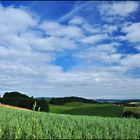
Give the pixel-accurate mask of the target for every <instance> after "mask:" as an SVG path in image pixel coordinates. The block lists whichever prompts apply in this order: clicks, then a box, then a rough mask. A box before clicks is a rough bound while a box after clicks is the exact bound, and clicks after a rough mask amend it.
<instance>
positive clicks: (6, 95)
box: [3, 91, 29, 98]
mask: <svg viewBox="0 0 140 140" xmlns="http://www.w3.org/2000/svg"><path fill="white" fill-rule="evenodd" d="M13 97H14V98H29V97H28V96H27V95H25V94H22V93H20V92H17V91H14V92H5V93H4V95H3V98H13Z"/></svg>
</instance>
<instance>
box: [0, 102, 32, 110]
mask: <svg viewBox="0 0 140 140" xmlns="http://www.w3.org/2000/svg"><path fill="white" fill-rule="evenodd" d="M0 108H13V109H16V110H28V111H31V110H29V109H26V108H21V107H15V106H10V105H5V104H1V103H0Z"/></svg>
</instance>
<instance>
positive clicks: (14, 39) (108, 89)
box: [0, 2, 140, 98]
mask: <svg viewBox="0 0 140 140" xmlns="http://www.w3.org/2000/svg"><path fill="white" fill-rule="evenodd" d="M122 3H123V2H118V3H116V2H113V5H112V7H110V4H108V5H107V6H108V7H102V9H101V11H100V12H101V14H103V13H102V12H103V11H104V12H105V11H106V10H107V8H109V9H110V11H106V15H107V16H111V14H114V15H117V16H118V15H119V16H123V17H125V16H127V15H129V14H130V13H132V12H134V11H135V10H136V9H137V2H126V3H125V6H122ZM130 3H131V4H132V5H131V6H132V7H131V6H130ZM84 4H85V3H84ZM84 4H81V5H80V6H76V7H75V8H74V9H73V10H72V11H71V12H69V13H68V14H65V15H64V16H62V17H61V18H60V19H59V20H58V21H54V20H47V19H45V20H39V18H37V17H34V15H33V14H32V13H31V12H30V13H29V12H27V11H26V10H22V9H20V8H15V7H3V6H0V19H1V20H0V27H1V28H0V83H1V84H0V89H4V90H19V91H22V90H23V91H24V92H27V93H28V92H31V94H33V95H35V96H71V95H75V96H83V97H91V98H100V97H106V96H107V95H108V98H109V97H113V98H118V97H122V98H124V97H126V94H124V93H127V94H129V97H132V96H131V92H133V91H135V93H136V95H135V97H138V91H139V89H140V88H139V87H140V85H139V83H140V80H139V79H138V78H137V79H134V78H133V76H132V77H128V76H125V75H124V73H125V72H127V71H128V70H129V69H132V68H135V67H139V66H140V64H139V61H137V60H139V59H140V56H139V53H138V54H133V55H132V54H122V53H121V52H119V51H118V50H119V49H118V48H119V47H120V46H121V45H122V44H121V41H122V40H121V39H119V38H117V37H116V40H115V41H116V42H117V41H118V42H120V43H116V42H115V41H114V40H113V38H112V36H113V33H114V32H116V31H118V30H119V28H120V27H118V26H117V24H98V23H91V22H89V21H88V20H86V19H85V18H84V17H82V16H78V15H77V13H78V12H79V11H80V10H82V9H83V8H85V7H86V6H87V5H89V4H91V3H90V2H87V3H86V5H84ZM123 4H124V3H123ZM102 6H103V5H102ZM119 6H120V7H121V8H122V7H123V8H126V7H127V8H128V9H124V11H123V12H122V13H120V11H119V9H117V8H118V7H119ZM91 7H92V6H91ZM112 11H113V12H112ZM110 12H112V13H110ZM63 21H67V22H66V23H65V24H64V22H63ZM122 27H123V28H122V29H120V31H121V32H123V33H125V34H126V35H123V37H124V40H128V41H130V42H132V43H139V32H138V29H139V22H137V23H129V24H126V25H123V26H122ZM112 42H114V43H112ZM126 47H127V46H126ZM134 47H135V48H136V49H137V50H139V44H136V45H135V46H134ZM65 54H68V55H71V56H70V57H71V59H74V61H76V62H77V65H76V66H73V67H72V68H71V69H70V68H69V69H68V71H64V68H63V66H61V65H56V64H55V61H56V60H57V58H58V57H59V56H61V55H65ZM59 61H61V59H60V60H59ZM60 63H61V62H60ZM66 65H69V64H66ZM135 83H136V84H135ZM114 88H115V89H116V90H115V91H114ZM135 89H136V90H135ZM39 93H40V94H41V95H39ZM87 93H88V95H87ZM112 94H113V95H112Z"/></svg>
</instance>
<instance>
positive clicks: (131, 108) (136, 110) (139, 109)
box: [124, 107, 140, 114]
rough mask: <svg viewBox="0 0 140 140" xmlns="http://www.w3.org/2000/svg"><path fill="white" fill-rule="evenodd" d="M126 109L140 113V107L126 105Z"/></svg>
mask: <svg viewBox="0 0 140 140" xmlns="http://www.w3.org/2000/svg"><path fill="white" fill-rule="evenodd" d="M124 111H131V112H134V113H137V114H140V107H125V108H124Z"/></svg>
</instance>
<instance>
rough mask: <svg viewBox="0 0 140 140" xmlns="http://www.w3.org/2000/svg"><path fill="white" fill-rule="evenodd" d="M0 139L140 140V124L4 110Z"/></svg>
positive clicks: (130, 121) (112, 119)
mask: <svg viewBox="0 0 140 140" xmlns="http://www.w3.org/2000/svg"><path fill="white" fill-rule="evenodd" d="M33 115H34V116H33ZM33 118H34V121H33ZM0 139H140V120H138V119H132V118H131V119H127V118H109V117H106V118H105V117H93V116H72V115H60V114H53V113H40V112H32V111H20V110H15V109H9V108H0Z"/></svg>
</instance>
